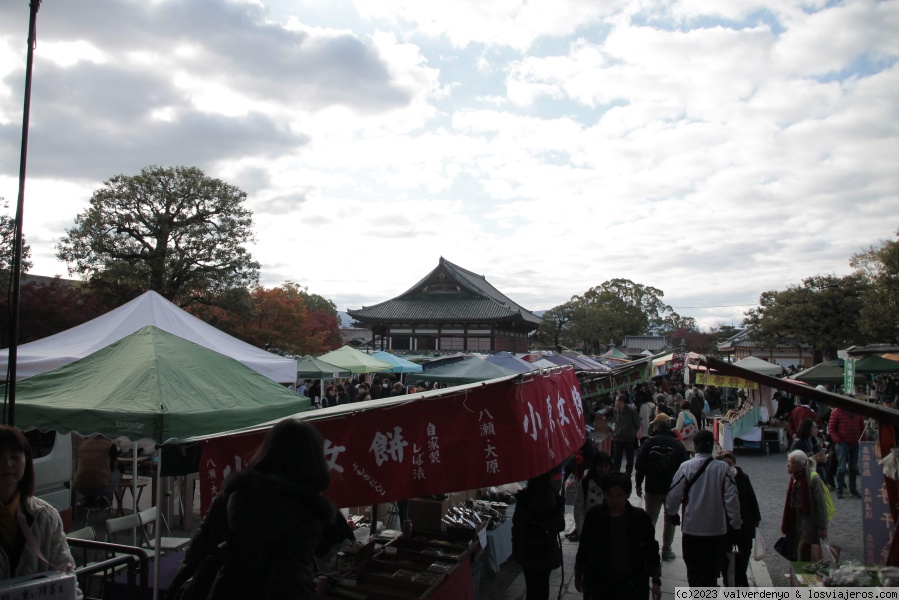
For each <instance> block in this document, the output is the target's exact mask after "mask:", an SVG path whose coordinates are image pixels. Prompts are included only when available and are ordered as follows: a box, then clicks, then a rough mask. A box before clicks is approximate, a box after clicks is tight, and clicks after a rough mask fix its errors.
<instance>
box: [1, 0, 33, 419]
mask: <svg viewBox="0 0 899 600" xmlns="http://www.w3.org/2000/svg"><path fill="white" fill-rule="evenodd" d="M30 5H31V14H30V16H29V18H28V59H27V61H26V64H25V106H24V108H23V111H22V148H21V153H20V155H19V199H18V201H17V202H16V222H15V235H14V236H13V264H12V272H11V273H10V277H12V299H11V301H10V309H9V367H8V373H9V374H8V376H7V380H6V381H7V391H8V393H9V399H8V401H9V405H8V410H7V411H6V413H5V416H6V423H7V424H8V425H15V424H16V362H17V361H18V358H19V357H18V354H19V353H18V345H19V295H20V292H21V283H22V282H21V279H22V238H23V236H22V222H23V213H24V211H25V164H26V160H27V157H28V119H29V116H30V114H31V71H32V67H33V66H34V47H35V45H36V43H37V26H36V22H37V11H38V10H40V8H41V0H31V3H30Z"/></svg>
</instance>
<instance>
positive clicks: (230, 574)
mask: <svg viewBox="0 0 899 600" xmlns="http://www.w3.org/2000/svg"><path fill="white" fill-rule="evenodd" d="M329 483H330V476H329V474H328V466H327V463H326V461H325V457H324V443H323V440H322V437H321V435H319V433H318V432H317V431H316V430H315V429H314V428H313V427H312V426H311V425H308V424H306V423H303V422H301V421H298V420H296V419H287V420H284V421H281V422H280V423H278V424H277V425H275V426H274V427H273V428H272V430H271V431H270V432H269V434H268V435H267V436H266V437H265V440H264V441H263V442H262V445H261V446H260V447H259V449H258V450H257V451H256V454H255V455H254V456H253V458H252V459H250V461H249V466H248V468H247V471H246V472H240V473H235V474H233V475H231V476H230V477H229V478H228V480H227V481H226V482H225V485H224V488H223V489H222V491H221V492H220V493H219V494H218V496H216V497H215V499H214V500H213V502H212V505H211V506H210V507H209V512H208V513H207V514H206V518H205V519H203V523H202V524H201V525H200V528H199V529H198V530H197V533H196V534H195V535H194V538H193V540H192V541H191V544H190V546H189V547H188V549H187V552H186V553H185V556H184V561H183V562H182V564H181V568H180V569H179V571H178V573H177V574H176V575H175V578H174V579H173V580H172V585H171V586H170V592H169V593H170V594H171V596H170V597H174V598H181V599H184V600H193V599H197V598H203V599H206V600H221V599H231V598H234V599H235V600H236V599H238V598H240V599H243V598H256V599H260V600H262V599H265V600H275V599H278V598H312V597H314V581H313V574H314V563H313V556H314V552H315V549H316V546H317V545H318V543H319V539H320V538H321V536H322V532H323V531H324V529H325V527H326V526H327V525H328V524H329V523H331V522H332V520H333V519H334V508H333V506H332V505H331V503H330V501H328V500H327V499H326V498H325V497H324V496H322V492H324V491H325V490H326V489H327V487H328V485H329ZM179 594H181V595H179Z"/></svg>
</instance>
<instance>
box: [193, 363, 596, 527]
mask: <svg viewBox="0 0 899 600" xmlns="http://www.w3.org/2000/svg"><path fill="white" fill-rule="evenodd" d="M488 364H489V363H488ZM522 377H523V378H518V377H515V378H506V379H504V380H499V381H495V382H487V383H485V384H482V385H475V386H463V387H460V388H458V391H455V390H456V388H453V389H450V390H445V393H444V394H443V395H440V396H429V397H421V398H416V397H415V396H414V395H413V396H408V397H406V398H408V399H397V400H396V401H393V399H391V400H390V401H388V400H381V401H374V402H371V403H369V402H365V403H360V404H350V405H347V406H346V407H341V406H338V407H334V408H328V409H324V410H321V411H310V412H308V413H304V414H303V415H302V416H301V417H300V418H302V419H304V420H306V421H307V422H309V423H311V424H312V425H313V426H314V427H315V428H316V429H317V430H318V431H319V432H320V433H321V434H322V437H323V438H324V440H325V442H324V444H325V458H326V459H327V461H328V465H329V467H330V471H331V486H330V487H329V488H328V490H327V491H326V492H325V494H326V495H327V496H328V497H329V498H331V500H333V502H334V503H335V504H336V505H337V506H339V507H344V506H359V505H369V504H379V503H383V502H392V501H395V500H404V499H407V498H415V497H418V496H429V495H434V494H441V493H445V492H455V491H459V490H470V489H477V488H484V487H489V486H491V485H500V484H503V483H508V482H510V481H525V480H527V479H529V478H530V477H534V476H536V475H539V474H540V473H544V472H546V471H548V470H550V469H551V468H552V467H554V466H556V465H558V464H559V463H561V462H562V461H563V460H565V459H566V458H568V457H569V456H571V455H572V454H573V453H574V452H575V451H577V449H578V448H580V447H581V445H582V444H583V443H584V415H583V408H582V405H581V394H580V387H579V385H578V382H577V379H576V377H575V375H574V372H573V371H572V370H571V369H570V368H566V369H563V370H559V371H556V372H552V373H549V374H536V375H530V374H525V375H523V376H522ZM454 392H455V393H454ZM429 394H433V392H430V393H429ZM266 433H267V431H256V432H253V433H235V434H231V435H227V436H224V437H214V438H212V439H208V440H204V441H202V442H200V443H201V445H202V454H201V458H200V490H201V492H200V496H201V507H202V510H203V511H205V509H206V508H207V507H208V506H209V503H210V502H211V500H212V498H213V496H214V495H215V494H216V493H217V492H218V490H221V489H222V483H223V482H224V477H225V469H227V470H228V471H234V470H235V469H240V468H241V467H242V466H243V465H246V464H247V462H246V458H247V457H248V456H250V454H251V453H252V452H253V450H254V449H255V448H256V447H257V446H258V445H259V444H260V443H261V442H262V439H263V438H264V436H265V434H266ZM238 457H239V460H237V458H238Z"/></svg>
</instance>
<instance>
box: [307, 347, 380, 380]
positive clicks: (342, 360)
mask: <svg viewBox="0 0 899 600" xmlns="http://www.w3.org/2000/svg"><path fill="white" fill-rule="evenodd" d="M318 358H319V359H320V360H323V361H325V362H329V363H331V364H332V365H337V366H338V367H341V368H343V369H346V370H347V371H352V372H353V373H383V372H385V371H389V370H390V369H391V368H393V365H391V364H390V363H386V362H384V361H383V360H378V359H377V358H372V356H370V355H368V354H366V353H365V352H360V351H359V350H356V349H355V348H352V347H350V346H341V347H340V348H338V349H337V350H332V351H330V352H328V353H327V354H323V355H321V356H319V357H318Z"/></svg>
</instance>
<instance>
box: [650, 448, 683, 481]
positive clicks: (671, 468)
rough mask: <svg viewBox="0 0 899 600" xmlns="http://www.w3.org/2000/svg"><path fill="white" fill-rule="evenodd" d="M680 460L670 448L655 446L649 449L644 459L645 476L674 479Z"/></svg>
mask: <svg viewBox="0 0 899 600" xmlns="http://www.w3.org/2000/svg"><path fill="white" fill-rule="evenodd" d="M680 463H681V461H680V459H679V458H678V456H677V453H676V452H675V451H674V448H673V447H671V446H662V445H656V446H653V447H652V448H650V450H649V454H648V455H647V457H646V474H647V475H651V476H652V477H667V478H669V479H671V478H673V477H674V474H675V473H676V472H677V468H678V467H679V466H680Z"/></svg>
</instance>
